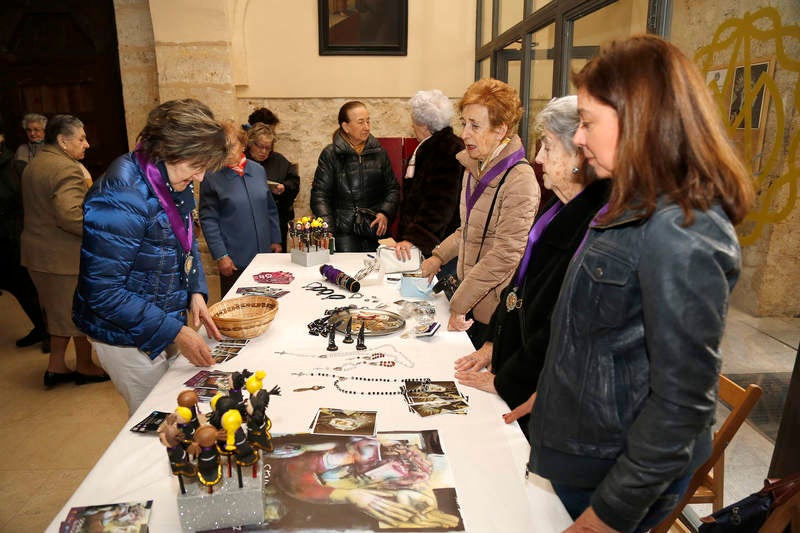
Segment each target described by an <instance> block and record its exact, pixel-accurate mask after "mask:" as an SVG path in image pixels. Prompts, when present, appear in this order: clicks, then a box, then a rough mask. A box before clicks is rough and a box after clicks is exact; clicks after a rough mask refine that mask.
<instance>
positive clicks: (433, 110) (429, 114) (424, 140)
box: [395, 89, 464, 273]
mask: <svg viewBox="0 0 800 533" xmlns="http://www.w3.org/2000/svg"><path fill="white" fill-rule="evenodd" d="M409 106H410V108H411V127H412V128H413V129H414V135H415V136H416V137H417V140H418V141H419V142H420V143H419V145H418V146H417V148H416V150H414V155H412V156H411V160H410V161H409V164H408V170H407V171H406V174H405V179H404V180H403V202H402V204H401V206H400V219H399V224H398V227H397V241H398V242H397V244H396V245H395V253H396V254H397V257H398V258H400V259H407V258H409V257H410V252H409V250H410V248H411V246H412V245H413V246H416V247H417V248H419V249H420V250H421V251H422V253H423V255H425V257H429V256H430V255H431V251H432V250H433V248H434V247H435V246H436V245H438V244H439V243H440V242H441V241H442V240H443V239H444V238H445V237H447V236H448V235H450V234H451V233H453V232H454V231H455V230H456V228H458V226H459V224H460V219H459V216H458V203H459V196H460V193H461V176H462V174H463V173H464V167H462V166H461V163H459V162H458V160H457V159H456V154H457V153H458V152H460V151H461V150H463V149H464V142H463V141H462V140H461V139H460V138H459V137H458V136H456V135H455V134H454V133H453V128H452V127H451V125H450V124H451V122H452V120H453V117H454V116H455V110H454V109H453V104H452V102H451V101H450V99H449V98H448V97H447V96H445V95H444V94H443V93H442V91H439V90H437V89H434V90H431V91H419V92H417V94H415V95H414V96H413V97H412V98H411V99H410V100H409ZM452 266H453V269H452V271H451V272H450V273H454V271H455V262H453V265H452Z"/></svg>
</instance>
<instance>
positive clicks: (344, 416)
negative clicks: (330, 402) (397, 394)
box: [311, 407, 378, 437]
mask: <svg viewBox="0 0 800 533" xmlns="http://www.w3.org/2000/svg"><path fill="white" fill-rule="evenodd" d="M377 417H378V412H377V411H348V410H345V409H334V408H331V407H320V408H319V409H318V410H317V415H316V416H315V417H314V421H313V422H312V423H311V432H312V433H314V434H315V435H353V436H361V437H373V436H375V422H376V419H377Z"/></svg>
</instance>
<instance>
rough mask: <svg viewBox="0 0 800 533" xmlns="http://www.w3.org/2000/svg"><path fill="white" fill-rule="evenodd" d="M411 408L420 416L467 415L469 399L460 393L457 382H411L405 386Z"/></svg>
mask: <svg viewBox="0 0 800 533" xmlns="http://www.w3.org/2000/svg"><path fill="white" fill-rule="evenodd" d="M403 395H404V396H405V398H406V401H407V402H408V405H409V408H410V409H411V410H412V411H414V412H415V413H417V414H418V415H420V416H432V415H439V414H457V415H465V414H467V412H468V411H469V404H468V403H467V400H468V398H467V397H466V396H464V395H463V394H461V392H459V390H458V387H457V386H456V383H455V381H430V382H424V381H411V380H406V381H405V384H404V385H403Z"/></svg>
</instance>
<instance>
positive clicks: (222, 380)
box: [183, 370, 233, 396]
mask: <svg viewBox="0 0 800 533" xmlns="http://www.w3.org/2000/svg"><path fill="white" fill-rule="evenodd" d="M232 374H233V373H232V372H223V371H222V370H200V371H199V372H197V374H195V375H194V376H192V377H190V378H189V379H187V380H186V381H185V382H184V383H183V384H184V385H186V386H187V387H193V388H195V389H196V390H195V392H197V390H198V389H199V390H208V391H213V394H211V396H213V395H214V394H216V393H217V392H219V391H221V390H222V391H225V390H230V389H232V388H233V380H232V378H231V375H232ZM199 395H200V394H199V393H198V396H199Z"/></svg>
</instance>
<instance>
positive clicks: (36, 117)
mask: <svg viewBox="0 0 800 533" xmlns="http://www.w3.org/2000/svg"><path fill="white" fill-rule="evenodd" d="M31 122H41V124H42V127H43V128H44V127H45V126H47V117H46V116H44V115H40V114H39V113H26V114H25V116H24V117H22V129H25V128H27V127H28V124H30V123H31Z"/></svg>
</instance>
